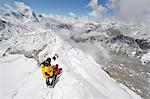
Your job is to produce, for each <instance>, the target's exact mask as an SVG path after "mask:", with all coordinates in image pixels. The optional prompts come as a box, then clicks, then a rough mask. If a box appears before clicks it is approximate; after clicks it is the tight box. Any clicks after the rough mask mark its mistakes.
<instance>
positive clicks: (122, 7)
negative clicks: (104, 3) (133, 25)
mask: <svg viewBox="0 0 150 99" xmlns="http://www.w3.org/2000/svg"><path fill="white" fill-rule="evenodd" d="M108 6H109V7H110V8H111V9H113V11H114V12H115V16H116V18H117V19H119V20H123V21H127V22H147V21H148V19H150V0H109V3H108Z"/></svg>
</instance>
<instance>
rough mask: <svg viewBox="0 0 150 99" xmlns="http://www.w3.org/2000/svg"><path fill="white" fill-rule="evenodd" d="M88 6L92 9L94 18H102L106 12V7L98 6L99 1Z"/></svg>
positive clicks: (96, 0) (92, 0)
mask: <svg viewBox="0 0 150 99" xmlns="http://www.w3.org/2000/svg"><path fill="white" fill-rule="evenodd" d="M88 6H89V7H91V8H92V12H90V13H89V15H90V16H92V17H102V15H103V13H105V11H106V8H105V7H103V6H102V5H98V0H91V1H90V2H89V4H88Z"/></svg>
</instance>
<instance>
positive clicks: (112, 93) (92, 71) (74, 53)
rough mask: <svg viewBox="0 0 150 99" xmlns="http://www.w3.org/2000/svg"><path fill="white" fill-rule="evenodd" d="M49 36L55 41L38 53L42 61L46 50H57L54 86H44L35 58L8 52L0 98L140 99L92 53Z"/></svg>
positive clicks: (0, 71)
mask: <svg viewBox="0 0 150 99" xmlns="http://www.w3.org/2000/svg"><path fill="white" fill-rule="evenodd" d="M52 35H53V37H54V39H55V42H54V43H52V44H50V43H49V45H48V46H47V47H46V48H45V49H44V50H43V51H41V52H40V53H39V54H38V55H39V57H40V58H39V59H40V60H42V59H43V55H45V53H48V54H47V56H53V55H54V54H55V53H58V55H59V57H60V58H59V60H58V64H59V65H60V67H62V68H63V74H62V76H61V77H60V79H59V81H58V83H57V84H56V86H55V88H54V89H50V88H47V87H46V84H45V79H44V78H43V76H42V73H41V70H40V68H39V66H38V65H37V61H35V60H34V59H29V58H26V57H25V56H23V55H19V54H13V55H11V54H8V55H7V56H5V57H3V58H1V60H0V75H1V77H0V81H1V82H0V83H1V84H0V98H1V99H141V98H140V96H138V95H136V94H135V93H134V92H132V91H131V90H129V89H128V88H126V87H125V86H124V85H122V84H119V83H117V82H116V81H115V80H113V79H112V78H110V77H109V75H108V74H107V73H105V72H104V71H103V70H102V68H101V66H100V65H98V64H97V63H96V62H95V60H94V59H93V58H92V57H91V56H89V55H87V54H86V53H84V52H83V51H81V50H79V49H77V48H73V47H72V46H70V45H69V44H68V43H67V42H64V41H63V40H61V39H60V38H59V37H58V36H56V35H55V34H52ZM23 45H24V46H26V47H27V45H25V44H23Z"/></svg>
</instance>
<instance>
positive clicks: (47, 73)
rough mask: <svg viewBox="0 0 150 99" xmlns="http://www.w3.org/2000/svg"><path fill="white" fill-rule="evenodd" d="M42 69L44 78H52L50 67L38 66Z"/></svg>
mask: <svg viewBox="0 0 150 99" xmlns="http://www.w3.org/2000/svg"><path fill="white" fill-rule="evenodd" d="M40 67H41V68H42V73H43V76H44V78H46V79H47V78H49V77H50V76H53V68H52V66H44V65H43V64H41V65H40Z"/></svg>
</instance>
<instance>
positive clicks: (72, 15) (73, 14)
mask: <svg viewBox="0 0 150 99" xmlns="http://www.w3.org/2000/svg"><path fill="white" fill-rule="evenodd" d="M69 15H70V16H71V17H77V16H76V14H75V13H73V12H70V13H69Z"/></svg>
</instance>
